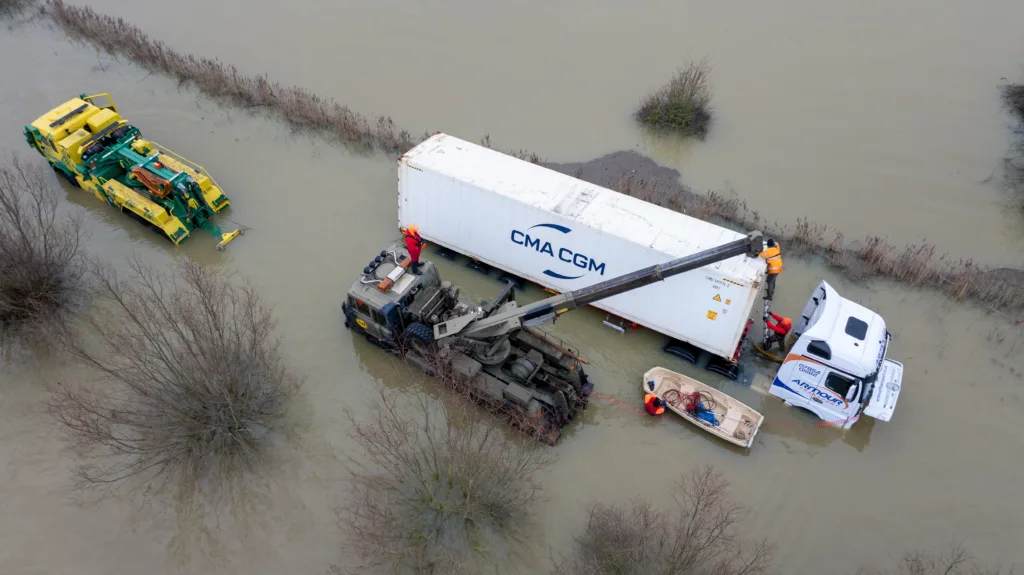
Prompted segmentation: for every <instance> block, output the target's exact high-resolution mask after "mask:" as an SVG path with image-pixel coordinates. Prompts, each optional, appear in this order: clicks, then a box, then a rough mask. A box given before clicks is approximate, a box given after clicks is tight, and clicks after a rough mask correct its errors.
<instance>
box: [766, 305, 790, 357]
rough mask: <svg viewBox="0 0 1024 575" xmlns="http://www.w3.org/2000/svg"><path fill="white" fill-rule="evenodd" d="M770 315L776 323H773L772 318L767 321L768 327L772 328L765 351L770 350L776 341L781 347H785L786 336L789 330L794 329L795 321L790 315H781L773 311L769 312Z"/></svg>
mask: <svg viewBox="0 0 1024 575" xmlns="http://www.w3.org/2000/svg"><path fill="white" fill-rule="evenodd" d="M768 315H770V316H772V319H774V320H775V322H776V323H774V324H773V323H772V322H771V321H770V320H769V321H766V322H765V325H767V326H768V329H770V330H772V334H771V335H770V336H769V337H768V341H766V342H765V351H768V350H770V349H771V348H772V345H773V344H775V343H778V344H779V349H784V348H785V347H786V336H787V335H789V330H791V329H793V322H792V320H790V319H789V318H788V317H781V316H779V315H777V314H774V313H771V312H768Z"/></svg>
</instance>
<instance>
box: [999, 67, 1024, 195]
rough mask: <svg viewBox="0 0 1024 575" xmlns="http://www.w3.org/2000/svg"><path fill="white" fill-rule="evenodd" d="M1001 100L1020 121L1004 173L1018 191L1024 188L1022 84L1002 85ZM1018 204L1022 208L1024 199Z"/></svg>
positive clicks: (1023, 104) (1023, 105)
mask: <svg viewBox="0 0 1024 575" xmlns="http://www.w3.org/2000/svg"><path fill="white" fill-rule="evenodd" d="M1003 100H1004V101H1005V102H1006V106H1007V107H1008V108H1009V109H1010V111H1011V112H1012V113H1013V114H1014V115H1016V116H1017V118H1018V119H1019V120H1020V121H1021V123H1020V124H1018V125H1017V126H1016V128H1015V129H1014V135H1015V136H1016V137H1017V140H1016V142H1014V144H1013V146H1012V147H1011V148H1010V154H1009V155H1008V156H1007V158H1006V175H1007V179H1008V180H1009V182H1010V185H1011V186H1012V187H1013V188H1015V189H1017V190H1018V191H1021V190H1024V84H1011V85H1009V86H1004V87H1003ZM1020 206H1021V208H1022V209H1024V201H1021V203H1020Z"/></svg>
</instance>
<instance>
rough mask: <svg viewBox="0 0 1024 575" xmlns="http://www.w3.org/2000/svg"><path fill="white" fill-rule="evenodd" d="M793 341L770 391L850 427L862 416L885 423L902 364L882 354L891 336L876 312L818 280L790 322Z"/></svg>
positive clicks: (893, 406) (893, 405) (893, 407)
mask: <svg viewBox="0 0 1024 575" xmlns="http://www.w3.org/2000/svg"><path fill="white" fill-rule="evenodd" d="M793 335H795V336H796V338H797V339H796V342H795V343H794V344H793V346H792V347H791V348H790V349H789V351H788V352H787V354H786V357H785V358H784V359H783V362H782V367H780V368H779V371H778V373H777V374H776V375H775V380H774V381H773V382H772V385H771V387H770V388H769V393H770V394H771V395H774V396H775V397H778V398H779V399H782V400H783V401H785V402H786V404H787V405H790V406H795V407H800V408H803V409H806V410H808V411H810V412H811V413H813V414H815V415H817V416H818V417H820V418H821V419H823V420H825V421H827V422H829V423H831V424H833V425H835V426H837V427H842V428H844V429H849V428H850V427H851V426H852V425H853V424H854V423H856V422H857V420H858V419H860V416H861V414H865V415H868V416H870V417H873V418H875V419H878V420H881V421H889V420H890V419H891V418H892V414H893V412H894V411H895V410H896V400H897V399H898V398H899V395H900V388H901V387H902V385H903V364H901V363H899V362H897V361H893V360H891V359H889V358H887V357H886V354H887V352H888V350H889V341H890V339H891V335H890V334H889V332H888V331H887V330H886V327H885V320H884V319H882V316H880V315H878V314H877V313H875V312H873V311H871V310H869V309H867V308H865V307H864V306H861V305H859V304H857V303H855V302H852V301H850V300H848V299H845V298H843V297H842V296H840V295H839V293H837V292H836V290H835V289H833V288H832V286H830V285H829V284H828V282H825V281H822V282H821V283H820V284H818V287H817V288H816V289H815V290H814V293H813V294H812V295H811V298H810V299H809V300H808V301H807V305H806V306H804V309H803V311H802V312H801V314H800V317H799V318H797V319H796V321H795V322H794V323H793Z"/></svg>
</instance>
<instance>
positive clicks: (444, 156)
mask: <svg viewBox="0 0 1024 575" xmlns="http://www.w3.org/2000/svg"><path fill="white" fill-rule="evenodd" d="M398 220H399V226H401V227H406V226H408V225H411V224H415V225H417V226H419V233H420V235H421V236H422V237H423V238H424V239H426V240H427V241H429V242H433V243H436V244H439V245H441V246H444V247H446V248H449V249H451V250H453V251H456V252H459V253H462V254H464V255H466V256H469V257H471V258H475V259H477V260H479V261H481V262H484V263H486V264H488V265H490V266H493V267H495V268H498V269H500V270H503V271H505V272H507V273H511V274H515V275H516V276H519V277H521V278H523V279H526V280H529V281H531V282H534V283H536V284H539V285H541V286H544V287H545V288H548V289H550V290H553V291H556V292H559V293H562V292H567V291H570V290H574V289H578V288H582V287H586V286H589V285H592V284H595V283H597V282H600V281H603V280H606V279H610V278H613V277H615V276H618V275H621V274H625V273H629V272H632V271H635V270H638V269H641V268H644V267H646V266H650V265H654V264H659V263H665V262H668V261H670V260H673V259H676V258H679V257H683V256H687V255H691V254H694V253H697V252H699V251H701V250H705V249H708V248H713V247H716V246H720V245H722V244H725V243H728V242H731V241H734V240H738V239H741V238H743V237H744V236H743V234H740V233H738V232H734V231H732V230H729V229H727V228H723V227H720V226H716V225H714V224H710V223H708V222H704V221H701V220H698V219H696V218H692V217H690V216H687V215H685V214H681V213H678V212H675V211H672V210H669V209H667V208H662V207H659V206H656V205H653V204H651V203H648V202H644V201H642V200H638V199H636V198H632V197H630V196H627V195H625V194H621V193H618V192H615V191H612V190H609V189H606V188H602V187H600V186H596V185H593V184H590V183H587V182H584V181H582V180H579V179H576V178H573V177H570V176H567V175H565V174H561V173H559V172H556V171H554V170H550V169H548V168H544V167H542V166H538V165H535V164H532V163H530V162H526V161H523V160H519V159H517V158H514V157H512V156H509V155H506V154H503V153H501V152H497V151H494V150H491V149H489V148H486V147H483V146H480V145H477V144H473V143H470V142H466V141H464V140H460V139H458V138H454V137H452V136H449V135H446V134H436V135H434V136H433V137H431V138H429V139H427V140H425V141H424V142H422V143H420V144H419V145H418V146H416V147H415V148H413V149H412V150H410V151H409V152H407V153H406V154H404V155H403V156H402V157H400V158H399V160H398ZM764 275H765V262H764V260H763V259H761V258H751V257H747V256H736V257H733V258H730V259H728V260H725V261H722V262H719V263H717V264H714V265H710V266H706V267H704V268H701V269H700V270H694V271H691V272H688V273H685V274H680V275H678V276H675V277H673V278H669V279H668V280H667V281H663V282H658V283H655V284H652V285H649V286H646V287H643V288H640V289H638V290H634V291H631V292H627V293H623V294H620V295H616V296H613V297H610V298H607V299H604V300H601V301H599V302H597V303H595V304H593V305H594V306H595V307H597V308H599V309H602V310H605V311H606V312H608V313H611V314H614V315H616V316H619V317H621V318H624V319H626V320H628V321H631V322H634V323H637V324H639V325H641V326H644V327H647V328H649V329H652V330H655V331H658V332H661V333H663V334H665V335H668V336H670V337H673V338H675V339H678V340H681V341H684V342H687V343H690V344H692V345H694V346H696V347H699V348H701V349H704V350H707V351H708V352H710V353H712V354H714V355H717V356H719V357H721V358H724V359H726V360H730V361H731V360H732V359H733V358H734V356H735V354H736V352H737V349H738V346H739V344H740V340H741V338H742V336H743V333H744V329H745V327H746V322H747V319H748V317H749V315H750V310H751V307H753V305H754V302H755V300H756V299H757V294H758V292H759V290H760V287H761V284H762V283H763V282H764Z"/></svg>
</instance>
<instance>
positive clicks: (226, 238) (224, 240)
mask: <svg viewBox="0 0 1024 575" xmlns="http://www.w3.org/2000/svg"><path fill="white" fill-rule="evenodd" d="M240 235H242V229H241V228H239V229H237V230H235V231H233V232H228V233H226V234H221V235H220V243H219V244H217V249H218V250H223V249H224V246H226V245H228V244H229V243H231V240H233V239H235V238H237V237H238V236H240Z"/></svg>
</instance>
